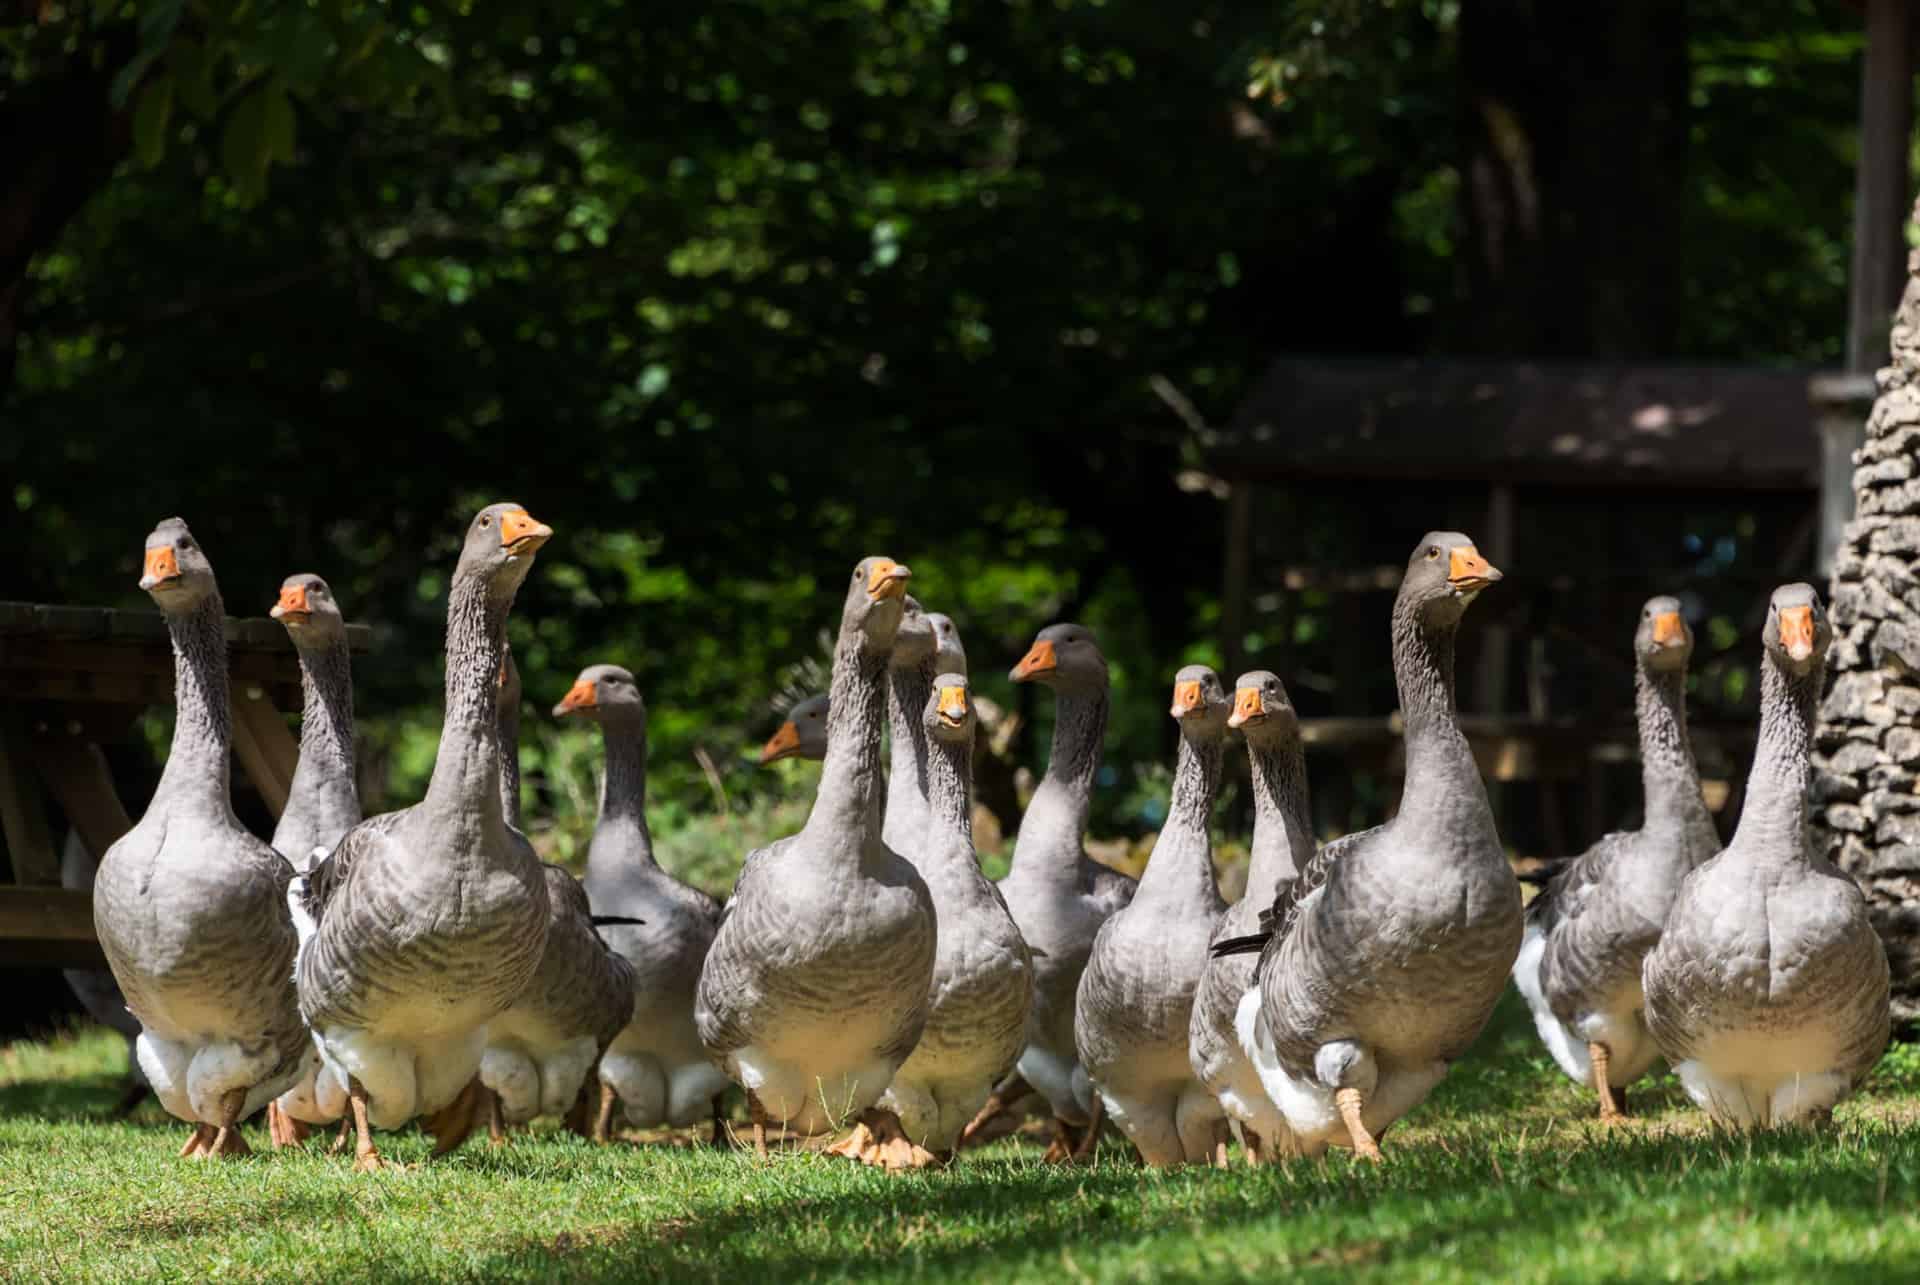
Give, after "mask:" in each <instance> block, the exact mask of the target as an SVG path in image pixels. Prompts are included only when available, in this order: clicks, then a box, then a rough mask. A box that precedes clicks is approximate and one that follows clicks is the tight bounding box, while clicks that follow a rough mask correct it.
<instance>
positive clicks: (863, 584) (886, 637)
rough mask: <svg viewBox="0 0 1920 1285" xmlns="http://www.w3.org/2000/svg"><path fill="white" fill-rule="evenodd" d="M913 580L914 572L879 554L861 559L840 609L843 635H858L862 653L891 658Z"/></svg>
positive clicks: (902, 564) (904, 565) (901, 563)
mask: <svg viewBox="0 0 1920 1285" xmlns="http://www.w3.org/2000/svg"><path fill="white" fill-rule="evenodd" d="M911 579H913V572H912V571H910V570H908V568H907V565H906V564H905V563H903V562H895V561H894V560H893V559H892V558H888V557H882V556H880V555H878V554H875V555H874V556H872V557H867V558H862V559H860V561H859V562H858V563H857V564H856V565H855V566H854V568H853V580H852V583H850V584H849V585H848V586H847V599H846V602H845V603H844V604H843V605H842V606H841V609H840V629H841V633H842V636H844V635H845V634H846V633H847V631H849V630H851V631H853V632H856V633H858V634H859V635H860V639H861V645H862V650H864V651H866V652H868V653H869V654H874V653H884V654H887V655H889V656H891V653H892V651H893V640H894V635H895V634H896V633H898V632H899V629H900V620H901V617H902V616H903V615H904V614H905V612H906V605H907V582H908V581H909V580H911ZM931 636H932V634H931V631H929V633H928V637H929V638H931Z"/></svg>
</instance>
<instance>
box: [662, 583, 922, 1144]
mask: <svg viewBox="0 0 1920 1285" xmlns="http://www.w3.org/2000/svg"><path fill="white" fill-rule="evenodd" d="M907 574H908V573H907V570H906V568H905V567H902V566H900V565H899V564H897V563H894V562H892V561H891V560H889V559H884V558H869V559H866V560H864V561H862V562H861V563H860V565H859V566H858V567H857V568H856V569H855V572H854V577H853V582H852V584H851V586H850V588H849V590H848V594H847V601H846V605H845V608H844V610H843V613H842V617H841V626H840V634H839V640H838V642H837V644H836V648H835V654H834V667H833V687H832V689H831V693H830V696H831V709H830V713H829V716H828V720H829V721H828V730H827V740H828V750H827V757H826V764H825V768H824V771H823V773H822V775H821V780H820V790H819V794H818V796H817V797H816V799H815V801H814V806H813V811H812V813H811V814H810V815H809V816H808V818H807V823H806V825H805V826H804V827H803V828H802V829H801V830H800V832H799V833H798V834H794V835H791V836H789V837H787V838H784V839H781V840H779V841H777V842H776V843H773V844H771V845H769V846H768V847H766V848H764V849H761V850H759V851H756V852H754V853H751V854H749V856H748V858H747V860H746V862H745V863H744V864H743V866H742V868H741V873H740V877H739V881H738V883H737V884H736V885H735V888H734V895H733V899H732V901H731V902H730V903H729V904H728V908H727V910H726V913H725V914H724V915H723V916H722V918H721V921H720V927H719V930H718V932H717V933H716V934H715V936H714V940H713V945H712V948H711V949H710V950H709V951H708V952H707V957H706V961H705V964H704V966H703V968H702V970H701V974H700V983H699V986H698V989H697V992H696V1001H695V1008H694V1022H695V1025H696V1027H697V1029H698V1031H699V1034H700V1039H701V1042H702V1044H703V1045H704V1046H705V1048H706V1050H707V1054H708V1056H709V1057H710V1058H711V1059H712V1060H713V1061H714V1063H715V1064H716V1065H717V1066H719V1067H720V1068H721V1069H723V1070H724V1071H725V1072H726V1073H727V1075H728V1076H729V1078H731V1079H733V1080H736V1081H737V1082H739V1083H740V1084H741V1086H742V1087H744V1088H745V1089H746V1090H747V1093H748V1105H749V1109H750V1110H751V1111H752V1112H753V1114H754V1119H755V1124H756V1126H757V1127H756V1141H757V1142H758V1143H760V1144H762V1145H764V1124H765V1123H766V1122H767V1121H770V1120H771V1121H778V1122H784V1123H786V1124H787V1125H789V1126H790V1127H792V1128H794V1129H797V1130H799V1131H801V1132H804V1133H818V1132H821V1131H823V1130H826V1129H829V1128H832V1127H835V1126H837V1125H839V1124H840V1123H842V1122H843V1121H846V1120H848V1119H850V1118H852V1117H854V1116H857V1115H859V1114H860V1113H862V1112H864V1111H866V1110H867V1109H868V1108H870V1107H872V1106H873V1104H874V1103H875V1102H876V1101H877V1100H878V1099H879V1097H880V1095H881V1093H883V1092H884V1091H885V1090H886V1087H887V1085H888V1083H889V1082H890V1081H891V1080H892V1079H893V1075H894V1072H895V1071H897V1070H898V1069H899V1067H900V1065H901V1063H903V1062H905V1061H906V1059H907V1055H908V1054H909V1053H911V1052H912V1051H913V1047H914V1045H915V1044H916V1043H917V1042H918V1041H919V1038H920V1032H921V1029H922V1027H924V1025H925V1024H926V1016H927V1005H928V988H929V984H930V983H931V981H932V977H933V962H934V955H935V950H936V939H935V921H934V913H933V904H932V900H931V897H930V895H929V894H928V891H927V885H926V882H925V881H924V880H923V879H922V878H921V877H920V875H919V873H918V872H917V871H915V870H914V868H913V867H912V865H910V864H909V863H907V862H906V861H905V860H904V859H902V858H901V857H900V856H899V854H897V853H895V852H893V851H892V850H891V849H889V848H888V847H887V846H886V845H885V843H883V842H882V841H881V838H880V824H879V810H878V807H877V796H876V791H877V788H878V784H879V777H880V764H879V757H880V725H881V718H882V710H883V705H884V699H885V682H886V670H887V664H888V656H889V653H890V651H891V649H892V645H893V636H894V633H895V631H896V630H897V629H898V627H899V621H900V616H901V610H902V603H901V599H902V597H903V596H904V589H905V583H906V578H907Z"/></svg>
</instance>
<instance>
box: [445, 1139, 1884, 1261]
mask: <svg viewBox="0 0 1920 1285" xmlns="http://www.w3.org/2000/svg"><path fill="white" fill-rule="evenodd" d="M820 1163H822V1162H819V1161H813V1160H799V1161H795V1162H792V1163H791V1164H789V1165H776V1166H774V1167H773V1168H772V1169H771V1170H768V1171H765V1172H764V1173H751V1174H748V1175H744V1176H741V1180H740V1181H739V1182H738V1183H729V1184H728V1187H729V1191H730V1195H729V1197H728V1198H725V1199H717V1200H714V1201H712V1202H710V1203H707V1204H704V1205H701V1206H699V1207H697V1208H696V1209H695V1210H694V1211H692V1212H691V1213H690V1214H689V1215H687V1216H684V1217H680V1218H673V1219H666V1220H661V1221H658V1222H655V1223H653V1224H650V1225H644V1226H636V1227H633V1228H631V1229H618V1228H614V1229H608V1228H602V1229H599V1230H598V1231H591V1230H590V1231H584V1232H581V1231H569V1232H562V1233H559V1234H558V1235H556V1236H553V1237H547V1238H542V1239H539V1240H528V1241H525V1242H522V1243H521V1244H519V1245H515V1246H512V1247H510V1248H507V1249H505V1250H504V1251H502V1252H500V1253H497V1254H495V1255H493V1256H491V1257H489V1258H486V1259H484V1260H482V1261H480V1262H478V1263H477V1265H476V1275H478V1276H480V1277H482V1278H493V1277H518V1278H525V1277H539V1278H556V1277H558V1278H577V1279H586V1278H601V1277H610V1278H616V1279H661V1280H690V1279H694V1280H736V1281H737V1280H756V1279H770V1280H793V1279H814V1278H863V1277H877V1276H898V1275H916V1276H917V1275H932V1276H943V1275H945V1276H969V1275H978V1276H980V1277H981V1278H983V1279H999V1278H1005V1277H1007V1276H1011V1275H1014V1274H1026V1275H1065V1276H1076V1275H1078V1274H1079V1273H1081V1272H1082V1271H1085V1272H1088V1273H1092V1274H1095V1275H1109V1274H1113V1269H1115V1268H1116V1267H1119V1268H1121V1269H1122V1270H1124V1271H1126V1272H1128V1273H1130V1274H1139V1273H1142V1272H1146V1273H1147V1274H1150V1275H1152V1276H1154V1277H1155V1278H1156V1279H1181V1278H1183V1277H1187V1276H1191V1278H1194V1279H1198V1278H1200V1277H1202V1276H1205V1277H1207V1278H1208V1279H1216V1280H1217V1279H1219V1277H1220V1276H1221V1275H1223V1274H1225V1275H1234V1274H1236V1273H1235V1272H1233V1271H1232V1270H1227V1271H1225V1272H1223V1271H1222V1270H1221V1267H1220V1264H1219V1262H1218V1259H1219V1257H1220V1255H1221V1252H1222V1249H1223V1247H1224V1248H1225V1252H1226V1257H1227V1259H1228V1260H1229V1261H1230V1262H1232V1263H1235V1264H1238V1265H1239V1266H1240V1268H1241V1271H1243V1272H1249V1271H1254V1270H1255V1269H1256V1268H1257V1269H1258V1270H1259V1271H1260V1272H1262V1273H1265V1272H1270V1271H1273V1270H1279V1269H1295V1270H1297V1269H1300V1268H1307V1267H1317V1266H1324V1267H1334V1268H1342V1267H1344V1268H1356V1267H1361V1266H1367V1267H1383V1268H1384V1267H1386V1266H1388V1265H1395V1264H1405V1265H1406V1266H1407V1267H1408V1268H1411V1267H1412V1266H1413V1265H1416V1264H1420V1263H1423V1262H1427V1261H1431V1260H1435V1259H1441V1260H1444V1261H1448V1262H1452V1263H1455V1264H1460V1263H1486V1264H1492V1263H1495V1262H1498V1261H1500V1259H1501V1258H1502V1257H1503V1256H1504V1257H1506V1258H1512V1257H1513V1256H1515V1255H1521V1256H1523V1258H1524V1261H1527V1262H1529V1263H1533V1264H1537V1265H1540V1266H1547V1265H1550V1264H1552V1263H1553V1262H1554V1261H1555V1257H1556V1255H1557V1254H1558V1253H1559V1252H1560V1251H1561V1250H1562V1249H1563V1248H1565V1246H1566V1245H1567V1244H1577V1243H1578V1242H1579V1241H1580V1240H1581V1239H1583V1238H1584V1239H1587V1240H1591V1239H1592V1238H1595V1237H1600V1238H1604V1239H1605V1241H1606V1242H1607V1243H1608V1244H1609V1245H1615V1244H1617V1248H1618V1253H1619V1255H1620V1259H1619V1266H1618V1269H1617V1271H1604V1272H1602V1273H1600V1274H1599V1275H1598V1276H1595V1275H1594V1274H1593V1273H1592V1272H1591V1271H1588V1272H1586V1273H1585V1276H1586V1278H1588V1279H1603V1280H1632V1279H1644V1278H1646V1277H1647V1276H1648V1275H1649V1273H1651V1274H1654V1275H1659V1274H1661V1273H1660V1265H1659V1263H1658V1262H1656V1261H1652V1260H1650V1259H1648V1258H1646V1257H1636V1252H1637V1251H1638V1250H1640V1249H1642V1248H1644V1247H1645V1243H1646V1242H1648V1241H1649V1240H1651V1239H1652V1238H1653V1237H1654V1236H1655V1234H1656V1232H1665V1233H1667V1234H1673V1233H1675V1232H1677V1233H1678V1234H1680V1235H1681V1236H1682V1237H1683V1238H1684V1237H1689V1236H1693V1237H1699V1238H1708V1239H1712V1238H1716V1237H1717V1236H1718V1234H1719V1230H1718V1225H1717V1223H1716V1220H1717V1219H1719V1218H1722V1217H1724V1218H1725V1219H1727V1220H1728V1221H1729V1223H1733V1222H1743V1221H1749V1220H1754V1219H1765V1218H1770V1217H1776V1216H1780V1215H1784V1214H1789V1213H1794V1214H1804V1213H1806V1212H1807V1211H1808V1210H1809V1209H1810V1208H1812V1209H1816V1210H1831V1211H1838V1212H1837V1215H1836V1216H1839V1217H1846V1218H1854V1219H1859V1220H1866V1221H1871V1220H1875V1219H1878V1218H1879V1217H1880V1216H1881V1214H1880V1212H1879V1211H1882V1210H1885V1209H1886V1208H1888V1207H1889V1206H1891V1207H1892V1208H1894V1209H1904V1208H1910V1207H1911V1205H1912V1202H1913V1200H1914V1197H1915V1195H1916V1192H1917V1191H1920V1139H1916V1138H1915V1137H1914V1136H1913V1135H1910V1134H1903V1133H1899V1132H1895V1131H1890V1130H1886V1129H1879V1128H1871V1127H1869V1128H1861V1129H1848V1130H1843V1131H1841V1133H1840V1134H1838V1135H1827V1136H1816V1135H1812V1134H1807V1133H1783V1134H1772V1135H1764V1136H1759V1137H1753V1138H1745V1137H1740V1138H1734V1137H1727V1136H1717V1137H1708V1138H1693V1139H1679V1140H1676V1139H1669V1138H1661V1137H1653V1136H1611V1135H1609V1136H1602V1137H1600V1138H1598V1139H1596V1140H1595V1141H1593V1142H1592V1143H1591V1144H1590V1145H1587V1146H1584V1147H1582V1148H1580V1149H1579V1150H1578V1151H1575V1152H1571V1153H1569V1152H1567V1151H1565V1150H1558V1149H1554V1148H1535V1149H1534V1150H1532V1151H1530V1152H1529V1151H1521V1150H1516V1149H1515V1148H1514V1146H1513V1143H1512V1141H1511V1139H1505V1140H1499V1139H1497V1137H1496V1136H1495V1135H1492V1134H1489V1135H1488V1136H1485V1137H1482V1138H1480V1139H1456V1140H1455V1141H1454V1144H1453V1145H1452V1146H1450V1147H1448V1148H1445V1149H1440V1148H1408V1149H1406V1150H1405V1151H1402V1152H1399V1153H1398V1154H1396V1155H1395V1156H1394V1157H1393V1163H1391V1164H1390V1165H1389V1167H1388V1168H1386V1169H1384V1170H1380V1171H1371V1170H1362V1169H1359V1168H1356V1167H1355V1166H1354V1165H1353V1164H1352V1163H1351V1162H1350V1161H1348V1160H1346V1159H1344V1158H1341V1159H1333V1160H1328V1161H1324V1162H1317V1163H1316V1162H1300V1163H1297V1164H1295V1165H1294V1166H1292V1167H1289V1168H1275V1169H1268V1170H1259V1171H1247V1170H1241V1171H1237V1172H1233V1173H1217V1172H1214V1171H1209V1170H1186V1171H1182V1172H1179V1173H1175V1174H1170V1175H1148V1174H1144V1173H1142V1172H1141V1171H1140V1170H1138V1169H1135V1168H1133V1167H1132V1166H1130V1165H1125V1164H1123V1163H1116V1162H1111V1161H1109V1162H1107V1163H1103V1164H1102V1165H1100V1166H1098V1167H1095V1168H1093V1169H1087V1170H1078V1171H1063V1170H1056V1169H1042V1168H1040V1167H1038V1166H1032V1165H1027V1164H1020V1163H1008V1162H1005V1161H982V1162H974V1163H969V1164H966V1165H963V1166H962V1167H961V1168H959V1169H957V1170H955V1171H953V1172H950V1173H944V1174H931V1175H917V1176H911V1177H904V1178H896V1179H892V1180H886V1179H882V1178H880V1176H879V1175H871V1176H870V1177H871V1179H872V1181H863V1180H862V1179H861V1178H859V1177H856V1178H854V1179H853V1181H854V1182H856V1183H858V1184H859V1185H858V1186H857V1187H856V1188H855V1189H853V1190H847V1191H843V1192H839V1193H834V1194H819V1195H814V1194H807V1195H801V1196H797V1197H794V1198H791V1199H785V1198H783V1197H784V1196H785V1195H786V1193H788V1192H790V1191H791V1190H792V1188H793V1187H794V1186H795V1185H796V1184H797V1183H798V1182H804V1181H807V1180H809V1179H812V1178H813V1177H814V1176H815V1174H816V1173H817V1172H818V1170H814V1171H812V1172H809V1171H808V1170H807V1169H804V1168H802V1166H814V1165H818V1164H820ZM783 1169H785V1170H786V1172H784V1173H783V1172H782V1170H783ZM1682 1190H1683V1191H1684V1192H1685V1193H1686V1195H1687V1198H1688V1200H1689V1201H1690V1202H1691V1205H1690V1207H1689V1208H1688V1210H1687V1211H1686V1212H1685V1214H1684V1215H1683V1216H1682V1218H1681V1219H1680V1220H1679V1221H1678V1222H1676V1221H1675V1215H1674V1214H1673V1212H1672V1209H1671V1207H1670V1205H1669V1204H1668V1202H1669V1201H1670V1198H1671V1197H1672V1196H1673V1195H1674V1194H1675V1193H1676V1192H1677V1191H1682ZM1663 1206H1665V1207H1664V1209H1663ZM1236 1230H1237V1231H1238V1232H1239V1233H1240V1235H1238V1236H1236V1235H1235V1234H1234V1233H1235V1231H1236ZM1766 1253H1767V1258H1766V1264H1765V1265H1766V1268H1767V1270H1768V1271H1769V1272H1774V1271H1780V1272H1784V1273H1785V1274H1786V1276H1787V1277H1788V1278H1795V1279H1811V1278H1817V1277H1820V1276H1822V1275H1832V1274H1834V1273H1836V1272H1840V1271H1843V1270H1846V1269H1848V1268H1850V1267H1857V1268H1860V1269H1862V1270H1866V1269H1871V1274H1873V1275H1875V1276H1878V1277H1880V1278H1895V1279H1898V1278H1907V1279H1913V1278H1915V1277H1916V1275H1920V1253H1916V1252H1915V1251H1912V1250H1909V1249H1908V1248H1906V1247H1904V1246H1903V1247H1896V1248H1894V1249H1892V1250H1890V1251H1885V1252H1882V1251H1877V1250H1876V1251H1871V1252H1870V1251H1869V1250H1867V1249H1863V1248H1860V1247H1859V1245H1858V1242H1857V1238H1856V1241H1855V1243H1853V1244H1849V1245H1846V1246H1841V1245H1837V1244H1830V1243H1827V1242H1826V1241H1825V1240H1824V1239H1823V1238H1822V1237H1820V1236H1819V1235H1796V1236H1793V1237H1792V1238H1791V1242H1790V1243H1786V1244H1782V1245H1780V1246H1778V1247H1770V1248H1768V1250H1767V1251H1766ZM1063 1256H1064V1257H1063ZM1116 1256H1118V1257H1119V1258H1120V1259H1121V1260H1123V1261H1122V1262H1120V1263H1115V1262H1114V1261H1113V1260H1114V1259H1115V1257H1116ZM1754 1267H1755V1265H1754V1264H1753V1263H1752V1262H1750V1261H1749V1262H1746V1263H1745V1264H1744V1266H1743V1265H1742V1264H1740V1263H1738V1262H1735V1261H1731V1260H1729V1261H1728V1263H1727V1266H1726V1268H1725V1270H1724V1271H1723V1272H1719V1273H1717V1274H1715V1275H1710V1276H1709V1277H1708V1278H1709V1279H1716V1278H1718V1279H1736V1278H1741V1277H1745V1276H1749V1275H1750V1274H1751V1273H1752V1272H1753V1270H1754ZM1396 1274H1398V1273H1396Z"/></svg>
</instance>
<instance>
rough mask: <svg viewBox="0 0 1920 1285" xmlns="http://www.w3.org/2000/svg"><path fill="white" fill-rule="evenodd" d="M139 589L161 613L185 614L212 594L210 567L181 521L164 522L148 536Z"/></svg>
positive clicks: (212, 585) (212, 582) (212, 583)
mask: <svg viewBox="0 0 1920 1285" xmlns="http://www.w3.org/2000/svg"><path fill="white" fill-rule="evenodd" d="M140 587H141V588H142V589H145V590H146V591H147V593H148V594H149V595H151V596H152V598H153V600H154V602H155V603H157V604H158V605H159V607H160V610H162V611H168V612H172V611H187V610H190V609H191V608H193V607H197V606H199V605H200V604H201V603H202V602H205V601H206V599H207V597H208V596H209V595H210V594H212V593H213V592H214V589H215V585H214V579H213V564H212V563H211V562H208V561H207V555H206V554H205V553H204V552H203V551H202V550H201V548H200V545H199V544H198V543H197V542H196V541H195V540H194V538H193V532H191V531H189V530H188V529H187V524H186V522H185V521H184V520H182V519H180V518H167V519H165V520H164V521H162V522H161V523H160V525H159V526H156V527H155V528H154V529H153V530H152V531H151V532H150V533H149V534H148V535H147V553H146V560H145V562H144V563H143V564H142V566H141V574H140Z"/></svg>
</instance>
